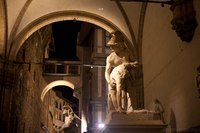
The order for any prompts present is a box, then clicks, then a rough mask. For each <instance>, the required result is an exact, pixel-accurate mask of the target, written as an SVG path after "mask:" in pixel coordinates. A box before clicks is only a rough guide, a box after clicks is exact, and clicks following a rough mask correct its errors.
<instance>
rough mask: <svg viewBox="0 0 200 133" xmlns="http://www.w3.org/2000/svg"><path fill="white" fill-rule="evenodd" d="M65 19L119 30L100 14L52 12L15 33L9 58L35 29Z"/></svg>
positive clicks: (131, 46)
mask: <svg viewBox="0 0 200 133" xmlns="http://www.w3.org/2000/svg"><path fill="white" fill-rule="evenodd" d="M65 20H75V21H76V20H77V21H84V22H88V23H92V24H95V25H97V26H99V27H101V28H103V29H105V30H106V31H108V32H113V31H115V30H120V29H119V28H118V27H117V26H116V25H114V24H113V23H112V22H110V21H109V20H107V19H105V18H103V17H101V16H98V15H96V14H93V13H89V12H86V11H76V10H71V11H59V12H53V13H50V14H47V15H44V16H42V17H40V18H38V19H36V20H34V21H33V22H31V23H30V24H29V25H27V26H26V27H25V28H24V29H23V30H22V31H21V32H20V33H19V34H18V35H17V37H16V38H15V39H14V41H13V47H12V48H11V51H9V58H10V60H14V59H15V57H16V55H17V52H18V51H19V49H20V47H21V46H22V44H23V43H24V42H25V40H26V39H27V38H28V37H30V36H31V35H32V34H33V33H34V32H35V31H37V30H38V29H40V28H42V27H43V26H45V25H48V24H51V23H54V22H58V21H65ZM123 35H124V37H125V41H126V42H127V45H128V48H129V49H130V50H131V51H135V48H134V46H133V44H132V43H131V41H130V40H129V39H128V38H127V36H126V35H125V34H123Z"/></svg>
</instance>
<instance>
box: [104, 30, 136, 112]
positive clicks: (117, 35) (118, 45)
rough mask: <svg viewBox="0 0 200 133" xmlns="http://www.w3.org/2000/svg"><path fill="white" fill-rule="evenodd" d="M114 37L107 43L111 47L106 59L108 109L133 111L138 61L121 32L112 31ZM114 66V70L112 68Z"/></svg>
mask: <svg viewBox="0 0 200 133" xmlns="http://www.w3.org/2000/svg"><path fill="white" fill-rule="evenodd" d="M111 35H112V37H111V39H110V40H109V42H108V43H107V45H108V46H109V47H110V49H111V51H112V52H111V53H110V55H109V56H108V57H107V59H106V70H105V78H106V81H107V83H108V89H109V90H108V110H109V111H117V112H125V113H127V112H131V111H133V104H134V103H133V102H134V100H133V99H134V95H135V92H134V89H133V85H132V83H133V82H134V75H133V72H134V68H135V67H137V65H138V62H137V61H136V60H135V59H133V58H131V56H130V55H129V51H128V49H127V48H126V47H125V45H124V39H123V37H122V34H121V32H119V31H116V32H113V33H111ZM112 67H114V68H113V70H112Z"/></svg>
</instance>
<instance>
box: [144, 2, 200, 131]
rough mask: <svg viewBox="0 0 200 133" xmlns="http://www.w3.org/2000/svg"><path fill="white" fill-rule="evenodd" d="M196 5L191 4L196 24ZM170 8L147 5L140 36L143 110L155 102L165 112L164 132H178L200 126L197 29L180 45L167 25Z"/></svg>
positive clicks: (199, 10) (168, 24)
mask: <svg viewBox="0 0 200 133" xmlns="http://www.w3.org/2000/svg"><path fill="white" fill-rule="evenodd" d="M199 5H200V2H199V1H198V0H194V7H195V10H196V19H197V22H198V23H199V22H200V14H199V12H200V6H199ZM171 20H172V12H171V11H170V6H168V5H165V6H164V7H161V6H160V5H159V4H148V7H147V12H146V17H145V24H144V36H143V48H142V49H143V51H142V57H143V59H142V60H143V72H144V94H145V108H151V107H150V105H151V103H152V101H153V99H158V100H159V101H160V102H161V104H162V105H163V107H164V108H165V112H164V118H165V121H166V124H168V129H167V132H181V131H185V130H187V129H189V128H191V127H196V126H199V125H200V117H198V116H199V115H200V111H199V110H200V99H199V98H198V92H197V89H196V83H195V76H196V69H197V67H198V66H199V65H200V60H199V53H200V45H199V37H200V34H199V33H200V29H199V26H198V27H197V28H196V30H195V35H194V37H193V39H192V41H191V42H189V43H187V42H183V41H181V39H180V38H179V37H178V36H177V34H176V33H175V31H174V30H172V25H171Z"/></svg>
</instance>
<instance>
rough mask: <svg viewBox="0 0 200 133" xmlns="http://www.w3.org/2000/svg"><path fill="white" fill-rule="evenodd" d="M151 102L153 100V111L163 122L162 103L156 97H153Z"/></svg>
mask: <svg viewBox="0 0 200 133" xmlns="http://www.w3.org/2000/svg"><path fill="white" fill-rule="evenodd" d="M153 102H154V110H153V111H154V113H155V114H156V115H157V116H158V117H159V118H158V119H160V120H162V122H163V123H164V117H163V113H164V108H163V106H162V104H161V103H160V101H159V100H158V99H154V100H153Z"/></svg>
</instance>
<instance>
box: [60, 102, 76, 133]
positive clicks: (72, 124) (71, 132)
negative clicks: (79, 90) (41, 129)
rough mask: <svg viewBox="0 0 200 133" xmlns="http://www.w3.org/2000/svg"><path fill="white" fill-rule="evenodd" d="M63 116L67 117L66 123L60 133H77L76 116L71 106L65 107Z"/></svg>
mask: <svg viewBox="0 0 200 133" xmlns="http://www.w3.org/2000/svg"><path fill="white" fill-rule="evenodd" d="M63 115H64V116H65V117H64V118H65V122H64V124H63V125H62V127H61V129H60V131H61V132H62V133H77V125H76V119H75V117H76V116H75V114H74V112H73V110H72V108H71V107H70V106H69V105H66V106H64V107H63Z"/></svg>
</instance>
